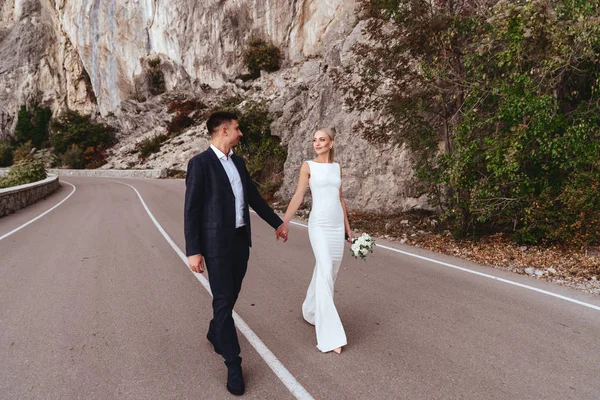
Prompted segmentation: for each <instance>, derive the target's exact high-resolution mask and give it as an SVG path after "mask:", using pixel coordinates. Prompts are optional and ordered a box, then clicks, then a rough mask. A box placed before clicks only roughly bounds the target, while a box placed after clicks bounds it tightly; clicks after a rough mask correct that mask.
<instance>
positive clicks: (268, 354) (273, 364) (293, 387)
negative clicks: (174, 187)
mask: <svg viewBox="0 0 600 400" xmlns="http://www.w3.org/2000/svg"><path fill="white" fill-rule="evenodd" d="M111 182H116V183H119V184H121V185H125V186H129V187H130V188H132V189H133V190H134V191H135V193H136V194H137V196H138V198H139V199H140V202H141V203H142V206H144V209H145V210H146V213H147V214H148V216H149V217H150V219H151V220H152V222H153V223H154V225H155V226H156V228H157V229H158V230H159V232H160V233H161V235H163V237H164V238H165V240H166V241H167V242H168V243H169V245H170V246H171V247H172V248H173V250H174V251H175V252H176V253H177V255H178V256H179V258H180V259H181V261H183V263H184V264H185V266H186V267H187V266H188V260H187V257H186V256H185V254H184V253H183V251H182V250H181V249H180V248H179V247H178V246H177V245H176V244H175V242H174V241H173V239H171V237H170V236H169V234H168V233H167V232H166V231H165V230H164V229H163V227H162V226H161V225H160V223H159V222H158V221H157V220H156V218H155V217H154V215H153V214H152V212H151V211H150V209H149V208H148V206H147V205H146V202H145V201H144V198H143V197H142V195H141V194H140V192H139V191H138V190H137V189H136V188H135V187H134V186H132V185H129V184H127V183H123V182H119V181H113V180H111ZM190 272H192V274H193V275H194V276H195V277H196V279H198V281H199V282H200V283H201V284H202V286H204V288H205V289H206V290H207V291H208V292H209V293H211V291H210V284H209V283H208V280H207V279H206V278H205V277H204V276H203V275H202V274H196V273H194V272H193V271H191V270H190ZM211 296H212V293H211ZM233 318H234V320H235V324H236V327H237V328H238V329H239V330H240V332H242V334H243V335H244V336H245V337H246V339H247V340H248V342H250V344H251V345H252V347H254V349H255V350H256V351H257V353H258V354H259V355H260V356H261V357H262V358H263V360H265V362H266V363H267V365H268V366H269V367H270V368H271V370H273V372H274V373H275V375H277V377H278V378H279V379H280V380H281V382H282V383H283V384H284V385H285V387H287V388H288V390H289V391H290V392H291V393H292V394H293V395H294V397H296V398H297V399H303V400H304V399H306V400H309V399H312V398H313V397H312V396H311V395H310V393H308V391H307V390H306V389H305V388H304V387H303V386H302V385H301V384H300V382H298V381H297V380H296V378H294V376H293V375H292V374H291V373H290V372H289V371H288V369H287V368H286V367H285V366H284V365H283V364H282V363H281V361H279V359H277V357H276V356H275V354H273V352H272V351H271V350H269V348H268V347H267V346H266V345H265V344H264V342H263V341H262V340H260V338H259V337H258V336H257V335H256V333H254V331H253V330H252V329H251V328H250V327H249V326H248V324H246V322H245V321H244V320H243V319H242V318H241V317H240V316H239V315H238V314H237V313H236V312H235V311H234V312H233Z"/></svg>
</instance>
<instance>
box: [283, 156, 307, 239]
mask: <svg viewBox="0 0 600 400" xmlns="http://www.w3.org/2000/svg"><path fill="white" fill-rule="evenodd" d="M309 177H310V167H309V166H308V163H307V162H306V161H305V162H304V163H302V167H300V177H299V178H298V186H297V187H296V193H294V196H293V197H292V199H291V200H290V204H288V207H287V210H286V212H285V215H284V216H283V223H284V225H285V227H286V228H287V226H288V224H289V223H290V221H291V220H292V218H294V215H295V214H296V211H298V208H300V206H301V205H302V202H303V201H304V193H306V188H308V179H309Z"/></svg>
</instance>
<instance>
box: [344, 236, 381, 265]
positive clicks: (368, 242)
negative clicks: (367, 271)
mask: <svg viewBox="0 0 600 400" xmlns="http://www.w3.org/2000/svg"><path fill="white" fill-rule="evenodd" d="M373 247H375V241H374V240H373V239H371V236H369V235H367V234H366V233H363V234H362V235H360V236H359V237H357V238H354V239H352V246H350V252H351V253H352V256H353V257H354V258H358V257H360V258H362V259H363V260H364V259H366V258H367V253H372V252H373Z"/></svg>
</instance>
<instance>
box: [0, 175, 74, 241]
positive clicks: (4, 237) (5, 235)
mask: <svg viewBox="0 0 600 400" xmlns="http://www.w3.org/2000/svg"><path fill="white" fill-rule="evenodd" d="M61 182H63V183H66V184H67V185H70V186H72V187H73V190H72V191H71V193H69V195H68V196H67V197H65V198H64V199H62V200H61V201H60V202H59V203H58V204H55V205H54V207H52V208H50V209H49V210H47V211H45V212H43V213H41V214H40V215H38V216H37V217H35V218H34V219H32V220H30V221H29V222H26V223H24V224H23V225H21V226H19V227H18V228H15V229H13V230H12V231H10V232H8V233H5V234H4V235H2V236H0V240H2V239H6V238H7V237H9V236H10V235H12V234H13V233H16V232H18V231H20V230H21V229H23V228H25V227H26V226H27V225H29V224H31V223H34V222H35V221H37V220H38V219H40V218H42V217H43V216H44V215H46V214H48V213H49V212H50V211H52V210H54V209H55V208H56V207H58V206H60V205H61V204H62V203H64V202H65V201H67V200H68V198H69V197H71V196H72V195H73V193H75V191H76V190H77V188H75V185H72V184H70V183H69V182H65V181H61Z"/></svg>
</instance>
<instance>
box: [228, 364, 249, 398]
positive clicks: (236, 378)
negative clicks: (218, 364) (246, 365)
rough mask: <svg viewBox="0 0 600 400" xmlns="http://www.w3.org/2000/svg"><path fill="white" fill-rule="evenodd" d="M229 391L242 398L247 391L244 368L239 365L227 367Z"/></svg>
mask: <svg viewBox="0 0 600 400" xmlns="http://www.w3.org/2000/svg"><path fill="white" fill-rule="evenodd" d="M227 390H229V393H231V394H234V395H236V396H241V395H243V394H244V392H245V391H246V386H245V385H244V376H243V375H242V366H241V365H239V364H236V365H228V366H227Z"/></svg>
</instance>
